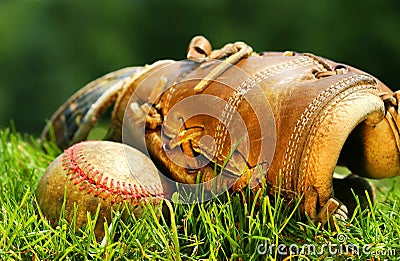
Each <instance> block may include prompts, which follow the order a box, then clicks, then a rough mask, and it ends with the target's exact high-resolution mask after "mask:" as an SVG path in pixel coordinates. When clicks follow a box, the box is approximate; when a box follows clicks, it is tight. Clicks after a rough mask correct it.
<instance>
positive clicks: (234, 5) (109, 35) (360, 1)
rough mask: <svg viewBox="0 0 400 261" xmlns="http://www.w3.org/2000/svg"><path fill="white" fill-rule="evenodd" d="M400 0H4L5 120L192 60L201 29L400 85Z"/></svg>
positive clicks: (36, 123) (1, 79)
mask: <svg viewBox="0 0 400 261" xmlns="http://www.w3.org/2000/svg"><path fill="white" fill-rule="evenodd" d="M399 27H400V1H399V0H385V1H376V0H373V1H372V0H350V1H349V0H346V1H344V0H335V1H332V0H323V1H321V0H309V1H295V0H275V1H243V0H241V1H239V0H235V1H228V0H201V1H198V0H191V1H186V0H179V1H161V0H159V1H156V0H106V1H105V0H101V1H99V0H96V1H93V0H84V1H77V0H71V1H67V0H64V1H61V0H60V1H57V0H52V1H51V0H45V1H40V0H25V1H22V0H14V1H7V0H0V69H1V70H0V128H2V127H6V126H9V122H10V119H13V120H14V122H15V125H16V126H17V129H18V130H19V131H22V132H29V133H32V134H35V135H37V134H39V132H40V130H41V128H42V127H43V125H44V124H45V120H46V119H48V118H49V117H50V116H51V114H52V112H54V111H55V110H56V109H57V107H58V106H59V105H61V104H62V103H63V102H64V101H65V100H66V99H67V98H68V97H69V96H70V95H72V94H73V93H74V92H75V91H76V90H78V89H79V88H81V87H82V86H83V85H84V84H86V83H87V82H89V81H91V80H93V79H95V78H97V77H99V76H101V75H103V74H105V73H107V72H110V71H113V70H116V69H119V68H122V67H126V66H130V65H144V64H146V63H152V62H154V61H156V60H159V59H164V58H172V59H184V58H185V53H186V47H187V44H188V43H189V41H190V39H191V38H192V37H193V36H194V35H198V34H203V35H205V36H207V37H208V38H209V39H210V41H211V42H212V44H213V46H214V47H221V46H222V45H223V44H225V43H227V42H232V41H236V40H242V41H245V42H247V43H248V44H250V45H251V46H253V48H254V49H255V50H256V51H266V50H278V51H282V50H296V51H300V52H313V53H315V54H318V55H322V56H325V57H328V58H331V59H334V60H336V61H341V62H345V63H348V64H351V65H354V66H356V67H359V68H361V69H363V70H365V71H367V72H369V73H371V74H373V75H375V76H377V77H378V78H380V79H381V80H382V81H384V82H385V83H386V84H387V85H389V86H390V87H391V88H393V89H397V88H398V87H399V83H400V80H399V78H397V77H399V75H400V73H399V72H398V70H399V68H400V66H399V65H400V33H399V32H400V30H399Z"/></svg>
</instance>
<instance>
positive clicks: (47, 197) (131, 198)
mask: <svg viewBox="0 0 400 261" xmlns="http://www.w3.org/2000/svg"><path fill="white" fill-rule="evenodd" d="M138 177H139V178H138ZM64 195H65V197H64ZM36 197H37V200H38V204H39V207H40V209H41V211H42V213H43V214H44V215H45V216H46V217H47V218H48V219H49V220H50V221H52V222H54V224H56V223H57V221H58V220H59V217H60V213H61V211H62V207H63V203H64V198H65V219H66V220H68V221H69V222H71V221H72V220H73V217H74V205H76V207H77V212H76V229H77V230H78V229H79V228H81V227H82V226H83V225H85V224H86V223H87V220H88V219H87V212H89V213H90V214H91V215H92V216H94V215H95V214H96V211H97V208H98V206H99V205H100V206H99V207H100V212H99V216H98V220H97V223H96V226H95V234H96V237H97V238H102V237H103V236H104V221H107V222H108V223H110V222H111V216H112V210H113V209H114V210H115V209H116V208H117V206H118V205H120V207H121V205H122V207H124V206H129V207H131V213H133V214H134V215H135V216H137V217H139V216H140V215H141V212H142V210H143V209H142V207H143V204H142V202H146V201H147V202H149V203H151V204H154V205H156V206H159V205H160V202H161V199H162V198H163V197H164V189H163V186H162V180H161V178H160V176H159V174H158V171H157V169H156V167H155V166H154V164H153V163H152V162H151V160H150V159H149V158H148V157H146V156H145V155H144V154H143V153H141V152H140V151H138V150H136V149H134V148H132V147H130V146H127V145H125V144H122V143H116V142H109V141H84V142H81V143H78V144H75V145H73V146H72V147H70V148H68V149H67V150H65V151H64V153H63V154H61V155H60V156H58V157H57V158H56V159H55V160H54V161H53V162H52V163H51V164H50V165H49V167H48V168H47V170H46V172H45V174H44V175H43V177H42V178H41V180H40V181H39V185H38V188H37V191H36ZM121 203H123V204H121ZM125 203H127V204H125ZM157 209H159V208H157Z"/></svg>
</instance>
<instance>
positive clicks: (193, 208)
mask: <svg viewBox="0 0 400 261" xmlns="http://www.w3.org/2000/svg"><path fill="white" fill-rule="evenodd" d="M43 147H44V148H45V149H43ZM43 147H42V146H40V145H39V143H38V141H37V139H36V138H32V137H29V136H23V135H21V134H18V133H17V132H15V131H14V130H9V129H4V130H0V174H1V175H0V183H1V184H0V207H1V209H0V260H201V259H203V260H208V259H209V260H276V259H284V258H286V260H293V259H296V260H329V258H331V260H396V259H398V257H397V256H400V243H399V239H400V217H399V213H400V206H399V203H400V202H399V198H400V196H399V195H400V193H399V192H400V181H399V179H390V180H386V181H383V185H379V186H378V194H379V195H378V198H379V202H378V203H377V204H375V205H373V206H371V210H365V211H364V212H362V211H360V210H359V209H358V210H357V211H356V212H355V214H354V216H353V217H352V218H351V220H350V221H349V222H338V223H337V224H336V228H335V229H323V228H321V227H317V226H315V225H311V224H309V223H308V222H301V221H300V219H299V213H298V211H297V209H296V208H293V207H292V208H289V207H286V206H285V204H284V203H283V200H282V198H280V197H279V195H277V197H275V198H269V197H268V196H266V195H261V197H260V200H257V201H252V200H250V199H251V198H252V197H254V195H252V192H251V191H249V190H247V191H245V192H244V193H243V194H233V195H229V194H223V195H222V196H220V197H219V198H216V199H214V200H211V201H209V202H206V203H203V204H192V205H179V204H177V205H171V204H167V205H166V206H167V209H169V212H170V218H164V217H161V218H160V219H157V218H156V215H155V212H154V210H153V209H152V208H149V210H148V211H145V212H144V214H143V216H142V217H141V218H140V219H136V218H134V217H133V216H129V218H128V219H127V220H125V221H122V220H121V218H120V216H121V215H119V214H118V212H117V213H115V215H114V219H113V220H112V221H111V222H112V229H110V230H109V231H108V232H107V237H106V238H105V239H104V240H103V241H101V242H97V241H96V239H95V236H94V233H93V222H94V221H93V220H92V219H91V218H89V219H90V220H91V222H89V225H87V226H85V227H84V228H83V229H82V230H80V231H79V232H77V233H75V232H74V230H73V229H71V226H70V225H69V224H68V223H67V222H66V221H65V220H63V219H62V218H61V219H60V222H59V224H58V226H57V227H52V226H51V225H50V224H49V222H48V221H47V220H46V219H45V218H44V217H43V216H42V214H41V212H40V211H39V210H38V207H37V203H36V201H35V188H36V186H37V183H38V180H39V178H40V177H41V175H42V174H43V173H44V171H45V169H46V167H47V165H48V164H49V163H50V162H51V161H52V160H53V159H54V158H55V157H56V156H57V155H58V154H59V153H60V151H59V150H58V149H57V148H56V147H55V146H54V144H52V143H46V144H44V146H43ZM258 193H260V192H258ZM264 193H266V192H264ZM50 200H51V199H50ZM125 211H129V210H125ZM61 216H62V213H61ZM94 218H95V217H94ZM338 235H339V236H338ZM343 239H345V240H343ZM341 241H344V243H343V244H341ZM260 244H263V245H260ZM265 244H267V245H268V246H271V245H272V244H275V245H276V246H277V245H279V244H281V247H282V246H283V245H286V246H287V247H289V246H290V249H291V250H296V249H297V248H300V249H301V247H303V248H304V249H305V250H307V249H311V248H312V247H315V251H311V252H313V253H307V251H306V252H305V253H304V254H300V255H291V256H290V255H288V256H286V257H285V256H282V255H279V253H278V250H279V249H278V248H271V251H269V247H267V250H268V251H266V252H267V253H265V254H264V253H262V252H263V251H264V250H265V248H264V246H265ZM333 244H337V246H335V245H333ZM329 247H330V248H331V251H329ZM357 247H358V249H359V250H360V253H359V254H356V253H354V251H353V253H352V252H351V251H350V250H351V249H354V250H357ZM362 247H364V248H365V249H364V252H363V251H362ZM257 249H259V250H261V252H260V251H258V250H257ZM280 250H285V249H283V248H280ZM286 250H287V249H286ZM311 250H312V249H311ZM346 250H349V251H346ZM334 251H337V252H338V253H337V254H335V253H334Z"/></svg>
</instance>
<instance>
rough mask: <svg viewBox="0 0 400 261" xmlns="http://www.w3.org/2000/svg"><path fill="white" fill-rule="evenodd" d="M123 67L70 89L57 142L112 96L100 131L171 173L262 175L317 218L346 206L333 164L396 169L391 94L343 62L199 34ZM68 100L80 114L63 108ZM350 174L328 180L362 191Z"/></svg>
mask: <svg viewBox="0 0 400 261" xmlns="http://www.w3.org/2000/svg"><path fill="white" fill-rule="evenodd" d="M131 71H132V73H130V74H129V73H127V72H129V70H123V71H118V72H117V75H113V76H112V77H111V78H112V83H113V84H109V85H107V84H104V82H105V81H106V80H107V79H110V75H108V76H105V78H100V80H97V81H95V82H94V83H91V84H89V85H88V87H86V88H85V89H83V90H82V91H80V92H78V93H77V94H76V95H75V96H73V97H72V98H71V99H70V100H69V101H68V103H67V104H66V105H64V106H63V107H62V108H61V109H60V110H59V111H58V112H57V113H56V114H55V115H54V116H53V118H52V120H51V122H52V123H53V125H54V126H55V133H56V137H58V140H57V142H58V144H60V145H67V144H70V143H71V141H72V142H76V141H79V140H83V139H85V138H86V136H87V134H88V132H89V130H90V128H91V127H92V126H93V125H94V123H95V122H96V121H97V119H98V118H99V116H100V114H101V112H103V111H104V108H105V107H107V106H108V105H110V104H111V102H112V101H114V100H115V105H114V111H113V113H112V120H111V128H110V133H111V135H110V139H112V140H116V141H123V142H124V143H128V144H130V145H132V146H135V147H137V148H140V149H141V150H142V151H148V153H149V155H150V157H151V158H152V160H153V162H154V163H155V164H156V166H157V167H158V168H159V170H161V172H163V173H164V174H166V175H167V176H169V177H170V178H171V179H172V180H174V181H177V182H181V183H199V181H200V182H202V183H204V184H206V183H207V182H210V181H214V183H213V184H214V185H215V186H216V187H218V188H217V190H223V189H225V188H230V190H232V191H237V190H241V189H243V188H244V187H246V186H251V187H252V188H253V189H258V188H259V187H260V183H261V182H265V183H266V184H267V186H268V187H270V188H271V189H272V190H276V191H278V190H279V191H280V192H281V193H282V194H283V195H284V196H285V197H286V198H288V199H293V198H297V199H301V204H300V207H301V209H302V211H303V213H307V214H308V216H309V217H310V218H311V219H313V220H314V221H316V222H322V223H325V222H326V221H327V220H328V219H329V217H331V216H332V215H334V214H338V215H340V216H346V212H347V210H346V207H345V206H344V205H342V204H341V201H346V200H347V198H345V197H341V195H342V193H341V192H339V194H338V193H337V192H336V194H335V191H334V188H333V173H334V170H335V166H336V165H337V164H342V165H345V166H347V167H348V168H349V169H350V170H351V171H352V172H353V173H355V174H357V175H359V176H363V177H368V178H385V177H392V176H396V175H399V174H400V165H399V164H400V158H399V149H400V138H399V119H398V93H393V91H391V90H390V89H389V88H388V87H386V86H385V85H384V84H383V83H382V82H380V81H379V80H377V79H376V78H375V77H373V76H371V75H369V74H366V73H364V72H362V71H360V70H358V69H355V68H353V67H351V66H347V65H343V64H339V63H335V62H333V61H330V60H327V59H324V58H321V57H318V56H315V55H313V54H299V53H295V52H284V53H279V52H263V53H255V52H253V50H252V49H251V48H250V47H249V46H247V45H246V44H245V43H242V42H236V43H233V44H228V45H226V46H224V47H223V48H221V49H219V50H214V51H212V48H211V45H210V43H209V42H208V41H207V40H206V39H205V38H204V37H201V36H200V37H195V38H194V39H193V40H192V42H191V43H190V46H189V49H188V60H185V61H179V62H175V61H170V60H166V61H159V62H156V63H155V64H153V65H150V66H146V67H143V68H139V67H135V68H134V69H132V70H131ZM107 77H108V78H107ZM104 86H108V87H109V88H108V87H107V88H104ZM99 90H100V91H99ZM110 90H111V91H110ZM93 93H95V94H96V95H91V94H93ZM108 93H111V94H108ZM82 97H84V99H83V98H82ZM80 100H85V106H86V107H85V106H80V104H79V101H80ZM88 101H89V102H88ZM99 101H103V102H101V103H100V104H101V105H102V106H99V105H97V107H93V106H87V105H88V104H99ZM106 105H107V106H106ZM83 107H84V108H83ZM97 108H101V109H98V110H97ZM79 109H80V113H79V115H80V119H86V120H83V121H77V119H76V117H75V116H74V113H71V111H74V110H75V111H76V110H79ZM66 112H68V114H67V113H66ZM71 130H72V131H71ZM43 135H44V136H46V135H48V128H46V129H45V131H44V132H43ZM382 143H384V144H382ZM216 173H220V175H217V177H215V176H216ZM359 179H360V178H354V176H352V177H351V178H348V179H344V180H342V181H340V180H339V181H335V186H337V187H338V189H341V190H347V191H348V190H350V188H351V186H352V184H355V186H359V187H358V189H359V190H360V191H361V192H360V193H361V194H362V193H363V192H364V190H370V187H369V186H368V183H365V182H358V181H359ZM356 184H361V185H356ZM360 186H361V187H360ZM360 188H361V189H360ZM335 195H338V196H337V197H335ZM347 195H348V194H347ZM350 195H351V194H350ZM337 198H340V200H338V199H337Z"/></svg>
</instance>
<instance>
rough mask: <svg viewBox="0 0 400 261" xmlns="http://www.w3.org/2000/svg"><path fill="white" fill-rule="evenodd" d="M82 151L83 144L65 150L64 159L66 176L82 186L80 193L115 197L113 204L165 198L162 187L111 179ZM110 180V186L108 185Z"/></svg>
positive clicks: (106, 197) (104, 197)
mask: <svg viewBox="0 0 400 261" xmlns="http://www.w3.org/2000/svg"><path fill="white" fill-rule="evenodd" d="M82 150H83V144H82V143H79V144H76V145H74V146H72V147H70V148H68V149H67V150H65V151H64V154H63V157H62V165H63V167H64V170H65V172H66V173H67V174H66V175H67V176H70V177H69V180H70V181H73V184H74V185H80V186H79V190H80V191H83V190H87V191H86V193H87V194H91V193H93V195H94V196H95V197H98V196H100V195H102V198H103V199H104V200H106V199H108V198H109V197H111V196H113V198H112V199H111V202H112V203H114V202H116V201H117V200H118V199H120V201H121V202H123V201H125V200H127V199H128V198H129V199H130V201H131V202H132V203H136V205H138V204H139V201H140V199H143V200H146V199H148V198H150V197H151V198H153V199H155V200H159V199H160V198H163V196H164V192H163V190H162V186H161V185H157V184H154V185H151V186H148V187H144V186H140V185H137V184H133V185H132V184H129V183H128V184H127V183H126V182H125V181H123V182H120V181H119V180H117V181H115V180H114V179H110V178H109V177H108V176H105V175H104V174H103V173H100V172H99V171H98V170H97V169H95V168H94V167H93V166H92V165H90V163H88V162H87V160H86V159H85V157H84V154H83V152H82ZM109 179H110V182H109V183H110V184H109V185H107V183H108V180H109Z"/></svg>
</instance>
